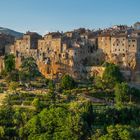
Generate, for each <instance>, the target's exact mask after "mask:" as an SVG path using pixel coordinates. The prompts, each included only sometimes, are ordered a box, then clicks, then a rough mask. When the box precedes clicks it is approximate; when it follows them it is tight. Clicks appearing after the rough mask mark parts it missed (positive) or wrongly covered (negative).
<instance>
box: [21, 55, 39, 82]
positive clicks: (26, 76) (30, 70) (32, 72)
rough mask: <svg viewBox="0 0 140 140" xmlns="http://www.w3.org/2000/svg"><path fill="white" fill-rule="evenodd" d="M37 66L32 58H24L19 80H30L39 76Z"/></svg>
mask: <svg viewBox="0 0 140 140" xmlns="http://www.w3.org/2000/svg"><path fill="white" fill-rule="evenodd" d="M40 75H41V74H40V72H39V70H38V66H37V64H36V62H35V60H34V58H32V57H28V58H25V59H24V60H23V61H22V64H21V71H20V80H23V81H24V80H27V81H28V80H32V79H34V78H36V77H38V76H40Z"/></svg>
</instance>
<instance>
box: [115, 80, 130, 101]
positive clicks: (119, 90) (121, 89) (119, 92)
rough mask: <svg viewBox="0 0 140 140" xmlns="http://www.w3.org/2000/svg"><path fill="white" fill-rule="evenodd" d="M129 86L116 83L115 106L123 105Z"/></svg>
mask: <svg viewBox="0 0 140 140" xmlns="http://www.w3.org/2000/svg"><path fill="white" fill-rule="evenodd" d="M129 90H130V88H129V86H128V84H127V83H124V82H122V83H118V84H116V86H115V101H116V104H123V103H124V102H126V101H128V98H129Z"/></svg>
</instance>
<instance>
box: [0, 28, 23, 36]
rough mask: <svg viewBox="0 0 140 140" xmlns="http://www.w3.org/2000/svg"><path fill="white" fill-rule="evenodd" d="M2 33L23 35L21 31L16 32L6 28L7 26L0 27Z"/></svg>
mask: <svg viewBox="0 0 140 140" xmlns="http://www.w3.org/2000/svg"><path fill="white" fill-rule="evenodd" d="M2 33H3V34H7V35H12V36H14V37H16V38H20V37H22V35H23V33H20V32H17V31H14V30H11V29H8V28H3V27H0V34H2Z"/></svg>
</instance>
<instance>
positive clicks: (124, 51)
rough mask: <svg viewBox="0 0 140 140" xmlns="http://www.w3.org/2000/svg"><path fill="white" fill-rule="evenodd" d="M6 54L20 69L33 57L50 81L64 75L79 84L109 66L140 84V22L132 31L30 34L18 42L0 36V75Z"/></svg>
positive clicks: (122, 28) (116, 28) (119, 28)
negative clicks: (116, 68) (118, 68)
mask: <svg viewBox="0 0 140 140" xmlns="http://www.w3.org/2000/svg"><path fill="white" fill-rule="evenodd" d="M6 54H13V55H14V56H15V61H16V68H17V69H19V68H20V65H21V63H22V60H23V59H24V58H26V57H33V58H34V59H35V61H36V63H37V65H38V68H39V71H40V72H41V73H42V74H43V75H44V76H45V77H46V78H48V79H57V78H60V77H61V76H62V75H64V74H69V75H70V76H72V77H73V78H74V79H78V80H82V79H83V80H84V79H88V78H90V77H92V76H95V75H100V76H101V75H102V73H103V71H104V65H105V63H106V62H109V63H114V64H116V65H118V66H119V67H120V69H121V72H122V73H123V75H124V77H125V78H126V80H127V81H129V82H134V83H140V22H137V23H135V24H134V25H133V26H131V27H128V26H127V25H116V26H113V27H110V28H106V29H103V30H101V29H99V30H88V29H84V28H80V29H76V30H73V31H69V32H65V33H63V32H52V33H48V34H46V35H44V36H43V37H42V36H41V35H39V34H38V33H35V32H29V31H28V32H26V33H25V34H24V35H23V36H22V37H20V38H18V39H14V37H13V36H11V35H6V34H0V72H1V71H2V70H3V69H4V56H5V55H6Z"/></svg>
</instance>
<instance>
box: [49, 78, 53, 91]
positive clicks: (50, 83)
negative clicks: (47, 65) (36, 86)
mask: <svg viewBox="0 0 140 140" xmlns="http://www.w3.org/2000/svg"><path fill="white" fill-rule="evenodd" d="M48 88H49V89H50V90H52V91H54V88H55V84H54V82H53V80H50V81H49V82H48Z"/></svg>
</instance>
